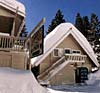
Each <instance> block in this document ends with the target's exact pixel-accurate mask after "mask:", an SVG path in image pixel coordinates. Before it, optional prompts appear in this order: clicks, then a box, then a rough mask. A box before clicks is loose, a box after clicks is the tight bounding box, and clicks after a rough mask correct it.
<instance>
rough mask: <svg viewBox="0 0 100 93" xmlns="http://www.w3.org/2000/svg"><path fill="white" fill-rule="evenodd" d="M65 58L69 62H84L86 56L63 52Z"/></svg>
mask: <svg viewBox="0 0 100 93" xmlns="http://www.w3.org/2000/svg"><path fill="white" fill-rule="evenodd" d="M65 58H66V60H68V61H70V62H82V63H84V62H85V61H86V58H87V56H86V55H80V54H65Z"/></svg>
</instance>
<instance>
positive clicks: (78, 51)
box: [72, 50, 81, 54]
mask: <svg viewBox="0 0 100 93" xmlns="http://www.w3.org/2000/svg"><path fill="white" fill-rule="evenodd" d="M72 53H73V54H81V51H80V50H73V51H72Z"/></svg>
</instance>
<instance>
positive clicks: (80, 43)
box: [31, 23, 99, 85]
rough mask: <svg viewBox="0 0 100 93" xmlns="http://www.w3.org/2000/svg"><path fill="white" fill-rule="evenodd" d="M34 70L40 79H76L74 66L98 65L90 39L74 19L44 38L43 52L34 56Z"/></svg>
mask: <svg viewBox="0 0 100 93" xmlns="http://www.w3.org/2000/svg"><path fill="white" fill-rule="evenodd" d="M31 63H32V66H33V71H34V72H36V73H38V75H37V79H38V81H40V83H41V84H42V83H46V84H51V85H59V84H74V83H76V78H75V69H76V68H77V67H86V68H88V71H89V72H91V70H92V68H94V67H99V63H98V61H97V59H96V56H95V54H94V51H93V49H92V47H91V45H90V44H89V42H88V41H87V39H86V38H85V37H84V36H83V35H82V34H81V33H80V31H78V30H77V29H76V28H75V27H74V26H73V25H72V24H71V23H62V24H60V25H59V26H57V27H56V28H55V29H54V30H53V31H52V32H51V33H50V34H48V35H47V36H46V37H45V39H44V54H42V55H40V56H38V57H35V58H32V59H31Z"/></svg>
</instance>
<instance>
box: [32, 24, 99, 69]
mask: <svg viewBox="0 0 100 93" xmlns="http://www.w3.org/2000/svg"><path fill="white" fill-rule="evenodd" d="M69 34H71V35H72V36H73V37H74V38H75V40H76V41H77V42H78V43H79V44H80V46H81V47H82V48H83V50H84V51H85V52H86V53H87V55H88V56H89V57H90V59H91V60H92V61H93V62H94V64H95V65H96V66H97V67H99V63H98V61H97V59H96V57H95V54H94V51H93V49H92V47H91V45H90V44H89V42H88V41H87V39H86V38H85V37H84V36H83V35H82V34H81V32H80V31H79V30H77V29H76V28H75V27H74V26H73V25H72V24H71V23H62V24H60V25H59V26H57V27H56V28H55V29H54V30H53V31H52V32H51V33H50V34H48V35H47V36H46V38H45V39H44V54H42V55H41V56H39V57H35V58H32V59H31V63H32V64H33V66H34V65H36V66H37V65H39V64H40V63H41V62H42V61H43V60H44V59H45V58H46V57H47V56H48V55H49V53H51V52H52V51H53V49H54V48H56V47H57V46H58V45H59V44H60V43H61V42H62V41H63V40H64V39H65V38H66V37H67V36H68V35H69Z"/></svg>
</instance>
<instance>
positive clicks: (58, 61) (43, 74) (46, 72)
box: [38, 56, 65, 79]
mask: <svg viewBox="0 0 100 93" xmlns="http://www.w3.org/2000/svg"><path fill="white" fill-rule="evenodd" d="M62 60H65V56H63V57H62V58H60V59H59V60H57V61H56V62H55V63H54V64H53V65H52V66H50V67H49V68H48V69H47V70H45V71H44V72H43V73H41V74H40V75H39V76H38V79H39V78H41V77H44V76H45V75H47V74H48V72H49V71H51V70H52V69H54V68H55V67H56V66H58V65H59V64H61V63H62Z"/></svg>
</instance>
